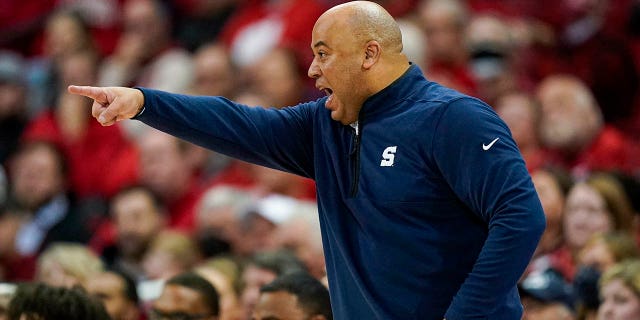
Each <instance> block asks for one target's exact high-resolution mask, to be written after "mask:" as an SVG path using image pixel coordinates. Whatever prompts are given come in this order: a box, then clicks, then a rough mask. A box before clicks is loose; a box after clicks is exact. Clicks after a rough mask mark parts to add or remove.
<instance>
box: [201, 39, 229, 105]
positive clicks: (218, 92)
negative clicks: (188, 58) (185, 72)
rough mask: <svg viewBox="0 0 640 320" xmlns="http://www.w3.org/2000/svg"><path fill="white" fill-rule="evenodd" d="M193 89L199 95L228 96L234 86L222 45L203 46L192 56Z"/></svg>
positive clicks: (227, 57)
mask: <svg viewBox="0 0 640 320" xmlns="http://www.w3.org/2000/svg"><path fill="white" fill-rule="evenodd" d="M193 62H194V64H195V68H194V72H195V81H194V91H195V93H196V94H199V95H208V96H225V97H229V96H230V95H231V93H232V91H233V86H234V82H235V81H234V78H235V76H234V71H233V69H232V68H231V66H230V60H229V56H228V55H227V53H226V52H225V50H224V48H223V47H222V46H213V47H205V48H204V49H201V50H199V51H198V52H197V53H196V55H195V57H194V61H193Z"/></svg>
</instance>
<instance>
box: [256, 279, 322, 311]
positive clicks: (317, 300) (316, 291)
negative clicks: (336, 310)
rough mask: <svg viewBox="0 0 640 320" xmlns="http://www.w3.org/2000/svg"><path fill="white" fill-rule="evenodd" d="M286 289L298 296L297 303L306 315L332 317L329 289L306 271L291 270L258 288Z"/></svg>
mask: <svg viewBox="0 0 640 320" xmlns="http://www.w3.org/2000/svg"><path fill="white" fill-rule="evenodd" d="M278 291H286V292H288V293H291V294H293V295H295V296H296V297H297V298H298V305H300V307H301V308H302V309H303V310H304V311H305V312H306V313H307V316H309V317H311V316H314V315H322V316H324V317H325V318H326V319H328V320H331V319H333V313H332V312H331V301H330V299H329V290H327V288H326V287H325V286H324V285H322V283H320V281H318V280H317V279H316V278H314V277H312V276H311V275H309V274H308V273H306V272H293V273H289V274H285V275H283V276H280V277H278V278H276V279H275V280H273V282H271V283H268V284H266V285H264V286H263V287H262V288H260V293H267V292H278Z"/></svg>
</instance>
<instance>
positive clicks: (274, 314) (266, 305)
mask: <svg viewBox="0 0 640 320" xmlns="http://www.w3.org/2000/svg"><path fill="white" fill-rule="evenodd" d="M274 319H277V320H305V319H308V316H307V315H306V314H305V312H304V310H302V308H300V306H299V305H298V298H297V297H296V296H295V295H293V294H291V293H289V292H286V291H277V292H265V293H262V294H261V295H260V298H259V299H258V303H257V304H256V306H255V309H254V310H253V315H252V316H251V320H274Z"/></svg>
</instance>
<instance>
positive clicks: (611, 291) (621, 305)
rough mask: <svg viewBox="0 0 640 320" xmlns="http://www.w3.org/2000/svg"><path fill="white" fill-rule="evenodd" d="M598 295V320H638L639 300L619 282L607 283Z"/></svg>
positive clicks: (639, 312)
mask: <svg viewBox="0 0 640 320" xmlns="http://www.w3.org/2000/svg"><path fill="white" fill-rule="evenodd" d="M600 295H601V296H602V303H601V304H600V308H599V309H598V320H627V319H640V298H639V297H638V296H637V295H636V294H635V293H634V292H633V290H631V289H630V288H629V287H627V286H626V285H625V284H624V283H623V282H622V281H621V280H618V279H615V280H612V281H611V282H609V283H608V284H607V285H605V286H604V287H602V289H601V292H600Z"/></svg>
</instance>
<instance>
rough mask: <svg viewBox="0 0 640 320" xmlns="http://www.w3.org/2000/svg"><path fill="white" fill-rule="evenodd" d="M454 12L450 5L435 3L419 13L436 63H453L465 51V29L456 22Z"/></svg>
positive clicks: (424, 7) (430, 51) (430, 54)
mask: <svg viewBox="0 0 640 320" xmlns="http://www.w3.org/2000/svg"><path fill="white" fill-rule="evenodd" d="M454 10H455V9H453V8H452V7H451V6H449V5H446V4H445V5H443V4H441V3H435V4H427V5H423V6H422V7H421V10H420V12H419V15H420V19H421V22H422V26H423V29H424V32H425V34H426V36H427V48H429V49H428V50H429V56H430V57H431V58H432V59H433V60H434V61H440V62H448V61H451V60H452V59H455V57H458V56H459V55H460V54H459V52H460V50H463V49H464V48H463V47H462V44H463V39H464V28H463V27H462V26H461V25H459V24H458V23H457V22H456V19H457V18H456V13H455V11H454Z"/></svg>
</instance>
